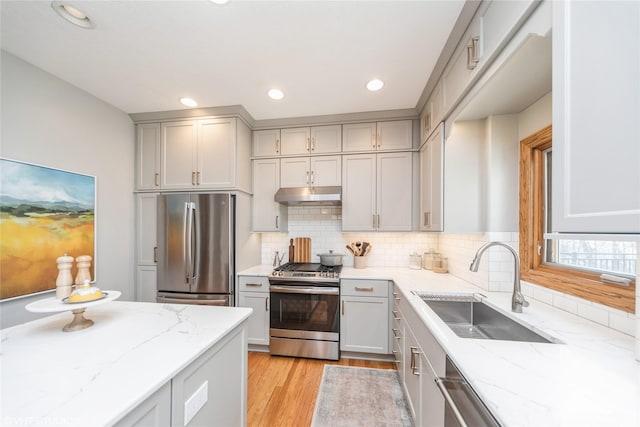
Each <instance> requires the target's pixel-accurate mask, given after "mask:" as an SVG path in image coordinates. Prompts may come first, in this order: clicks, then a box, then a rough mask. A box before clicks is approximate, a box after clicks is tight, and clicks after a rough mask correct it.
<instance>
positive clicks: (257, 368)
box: [247, 352, 395, 427]
mask: <svg viewBox="0 0 640 427" xmlns="http://www.w3.org/2000/svg"><path fill="white" fill-rule="evenodd" d="M325 364H334V365H347V366H360V367H365V368H379V369H394V367H395V366H394V364H393V363H392V362H378V361H370V360H354V359H341V360H339V361H327V360H316V359H298V358H293V357H281V356H271V355H270V354H268V353H259V352H249V380H248V382H249V384H248V390H247V407H248V415H247V426H248V427H257V426H264V427H275V426H296V427H298V426H301V427H303V426H309V425H310V424H311V418H312V417H313V409H314V407H315V403H316V397H317V395H318V389H319V388H320V381H321V379H322V370H323V369H324V365H325Z"/></svg>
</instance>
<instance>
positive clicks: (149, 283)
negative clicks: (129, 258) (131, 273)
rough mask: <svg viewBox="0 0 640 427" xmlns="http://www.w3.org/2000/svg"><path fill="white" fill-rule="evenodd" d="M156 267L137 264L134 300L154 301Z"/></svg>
mask: <svg viewBox="0 0 640 427" xmlns="http://www.w3.org/2000/svg"><path fill="white" fill-rule="evenodd" d="M157 277H158V276H157V267H156V266H155V265H139V266H137V267H136V301H138V302H156V296H157V294H158V292H157V290H158V284H157Z"/></svg>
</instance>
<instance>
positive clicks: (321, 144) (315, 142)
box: [309, 125, 342, 154]
mask: <svg viewBox="0 0 640 427" xmlns="http://www.w3.org/2000/svg"><path fill="white" fill-rule="evenodd" d="M341 151H342V126H341V125H335V126H315V127H312V128H311V146H310V150H309V152H310V153H311V154H322V153H339V152H341Z"/></svg>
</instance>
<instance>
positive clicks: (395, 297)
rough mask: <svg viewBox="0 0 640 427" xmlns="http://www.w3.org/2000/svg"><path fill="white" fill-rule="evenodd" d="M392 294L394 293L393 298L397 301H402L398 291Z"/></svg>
mask: <svg viewBox="0 0 640 427" xmlns="http://www.w3.org/2000/svg"><path fill="white" fill-rule="evenodd" d="M391 295H393V299H394V300H396V301H400V298H399V297H398V293H397V292H392V293H391Z"/></svg>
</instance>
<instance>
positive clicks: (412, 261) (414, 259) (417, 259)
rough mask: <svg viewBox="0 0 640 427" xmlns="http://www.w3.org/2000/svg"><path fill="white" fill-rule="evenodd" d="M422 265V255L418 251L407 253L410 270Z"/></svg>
mask: <svg viewBox="0 0 640 427" xmlns="http://www.w3.org/2000/svg"><path fill="white" fill-rule="evenodd" d="M421 266H422V257H421V256H420V254H419V253H418V252H414V253H412V254H411V255H409V268H410V269H411V270H420V268H421Z"/></svg>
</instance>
